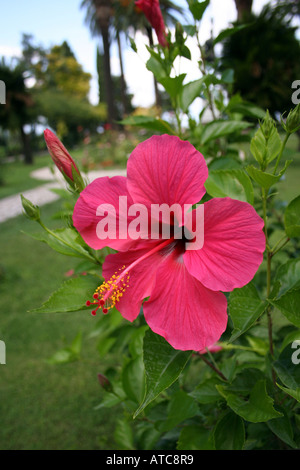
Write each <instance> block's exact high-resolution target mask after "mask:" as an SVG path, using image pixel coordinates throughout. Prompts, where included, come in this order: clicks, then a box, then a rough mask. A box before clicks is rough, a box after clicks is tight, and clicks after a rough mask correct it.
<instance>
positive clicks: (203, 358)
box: [199, 353, 228, 382]
mask: <svg viewBox="0 0 300 470" xmlns="http://www.w3.org/2000/svg"><path fill="white" fill-rule="evenodd" d="M199 356H200V357H201V359H202V361H203V362H205V364H207V365H208V366H209V367H210V368H211V369H212V370H213V371H214V372H215V373H216V374H218V375H219V377H221V379H222V380H225V382H228V380H227V378H226V377H225V375H224V374H223V373H222V372H221V371H220V369H218V368H217V367H216V366H215V365H214V364H213V363H212V362H210V361H209V360H208V359H206V357H204V354H200V353H199Z"/></svg>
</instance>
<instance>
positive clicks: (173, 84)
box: [158, 73, 186, 98]
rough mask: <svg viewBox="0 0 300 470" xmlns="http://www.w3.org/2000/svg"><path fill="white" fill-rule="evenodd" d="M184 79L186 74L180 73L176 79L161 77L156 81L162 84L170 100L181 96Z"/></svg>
mask: <svg viewBox="0 0 300 470" xmlns="http://www.w3.org/2000/svg"><path fill="white" fill-rule="evenodd" d="M185 77H186V73H182V74H180V75H178V76H177V77H161V78H160V79H159V80H158V81H159V83H161V84H162V86H163V87H164V89H165V90H166V92H167V93H168V94H169V95H170V97H171V98H176V97H177V96H180V95H181V94H182V89H183V85H182V84H183V80H184V79H185Z"/></svg>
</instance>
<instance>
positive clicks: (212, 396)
mask: <svg viewBox="0 0 300 470" xmlns="http://www.w3.org/2000/svg"><path fill="white" fill-rule="evenodd" d="M216 385H220V380H218V379H217V378H216V377H211V378H209V379H206V380H205V381H204V382H202V383H201V384H199V385H197V387H196V388H194V390H193V391H192V392H190V393H189V395H190V396H191V397H193V398H195V400H197V401H198V402H199V403H201V404H203V405H205V404H207V403H215V402H216V401H219V400H220V394H219V393H218V391H217V389H216Z"/></svg>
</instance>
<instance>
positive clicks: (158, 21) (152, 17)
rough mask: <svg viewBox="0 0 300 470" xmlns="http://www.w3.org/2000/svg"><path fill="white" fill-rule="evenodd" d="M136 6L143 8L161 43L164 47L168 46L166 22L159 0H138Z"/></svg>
mask: <svg viewBox="0 0 300 470" xmlns="http://www.w3.org/2000/svg"><path fill="white" fill-rule="evenodd" d="M135 6H136V7H137V8H139V9H140V10H142V12H143V13H144V15H145V16H146V18H147V20H148V21H149V23H150V24H151V26H152V28H154V30H155V32H156V35H157V39H158V42H159V44H160V45H161V46H163V47H168V45H169V44H168V41H167V35H166V30H165V22H164V19H163V16H162V13H161V9H160V5H159V0H137V1H136V2H135Z"/></svg>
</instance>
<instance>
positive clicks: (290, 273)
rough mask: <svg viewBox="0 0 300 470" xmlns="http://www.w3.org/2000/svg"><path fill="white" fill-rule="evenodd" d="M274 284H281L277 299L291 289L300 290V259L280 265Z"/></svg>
mask: <svg viewBox="0 0 300 470" xmlns="http://www.w3.org/2000/svg"><path fill="white" fill-rule="evenodd" d="M274 282H278V283H279V287H278V289H277V292H276V298H277V299H278V298H279V297H281V296H282V295H283V294H286V293H287V292H288V291H289V290H291V289H298V288H300V258H297V259H291V260H289V261H287V262H286V263H285V264H282V265H280V266H279V268H278V269H277V272H276V276H275V279H274Z"/></svg>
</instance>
